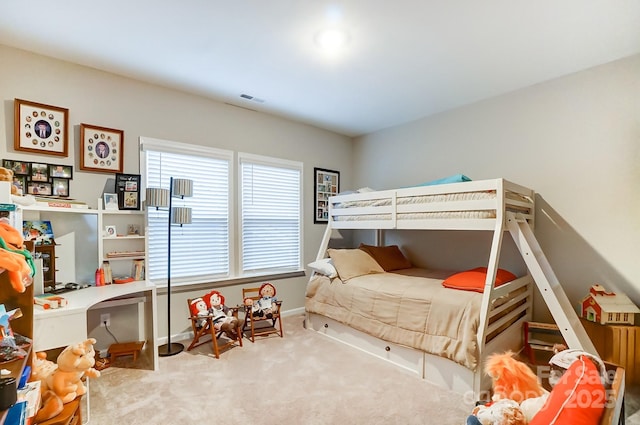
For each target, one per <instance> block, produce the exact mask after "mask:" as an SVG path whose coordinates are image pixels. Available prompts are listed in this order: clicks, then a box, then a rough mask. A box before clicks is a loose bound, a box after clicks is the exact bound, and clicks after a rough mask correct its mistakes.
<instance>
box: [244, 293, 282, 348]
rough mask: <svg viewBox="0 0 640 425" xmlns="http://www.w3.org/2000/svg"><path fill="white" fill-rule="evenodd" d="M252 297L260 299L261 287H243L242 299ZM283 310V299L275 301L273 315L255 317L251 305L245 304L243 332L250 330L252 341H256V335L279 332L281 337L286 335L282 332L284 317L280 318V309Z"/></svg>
mask: <svg viewBox="0 0 640 425" xmlns="http://www.w3.org/2000/svg"><path fill="white" fill-rule="evenodd" d="M247 298H250V299H252V300H253V301H254V302H255V301H258V300H259V299H260V288H243V289H242V299H243V300H246V299H247ZM281 310H282V301H276V302H275V308H274V309H273V311H272V313H271V314H272V316H271V317H270V318H268V317H253V314H252V309H251V307H250V306H246V305H245V306H244V324H243V325H242V332H243V333H244V332H248V333H249V335H248V338H249V340H250V341H251V342H255V340H256V336H265V335H270V334H274V333H275V334H278V335H280V338H282V337H283V336H284V334H283V332H282V319H281V318H280V311H281Z"/></svg>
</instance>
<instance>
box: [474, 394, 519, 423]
mask: <svg viewBox="0 0 640 425" xmlns="http://www.w3.org/2000/svg"><path fill="white" fill-rule="evenodd" d="M473 417H475V418H473ZM473 417H469V418H468V419H467V424H478V423H480V424H481V425H526V424H527V422H526V420H525V417H524V415H523V413H522V410H520V406H519V405H518V403H516V402H515V401H513V400H508V399H502V400H498V401H495V402H493V403H489V404H487V405H484V406H476V407H475V408H474V409H473Z"/></svg>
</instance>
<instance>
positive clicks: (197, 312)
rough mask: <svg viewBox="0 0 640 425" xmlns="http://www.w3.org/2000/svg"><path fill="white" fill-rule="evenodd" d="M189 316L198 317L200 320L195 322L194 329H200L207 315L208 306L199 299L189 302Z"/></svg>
mask: <svg viewBox="0 0 640 425" xmlns="http://www.w3.org/2000/svg"><path fill="white" fill-rule="evenodd" d="M190 307H191V315H192V316H198V317H199V318H200V319H198V320H197V321H196V327H198V328H201V327H203V326H204V324H205V322H206V320H205V317H206V316H208V315H209V306H208V305H207V303H206V302H205V300H204V299H202V298H201V297H198V298H194V299H192V300H191V305H190Z"/></svg>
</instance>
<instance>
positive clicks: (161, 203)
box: [146, 188, 169, 207]
mask: <svg viewBox="0 0 640 425" xmlns="http://www.w3.org/2000/svg"><path fill="white" fill-rule="evenodd" d="M146 202H147V206H148V207H168V206H169V189H157V188H147V200H146Z"/></svg>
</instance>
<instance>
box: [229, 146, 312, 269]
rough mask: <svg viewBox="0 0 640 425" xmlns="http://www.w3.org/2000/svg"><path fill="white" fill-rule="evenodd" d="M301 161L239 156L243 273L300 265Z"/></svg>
mask: <svg viewBox="0 0 640 425" xmlns="http://www.w3.org/2000/svg"><path fill="white" fill-rule="evenodd" d="M301 174H302V164H301V163H297V162H296V163H293V162H285V161H281V160H275V159H273V160H269V159H268V158H264V157H255V156H249V155H241V156H240V179H241V183H240V184H241V206H240V208H241V211H240V217H241V229H242V230H241V233H242V235H241V241H242V246H241V268H242V273H243V274H259V273H271V272H280V271H292V270H299V269H300V268H301V239H302V236H301V235H302V233H301V216H302V214H301V194H302V185H301Z"/></svg>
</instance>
